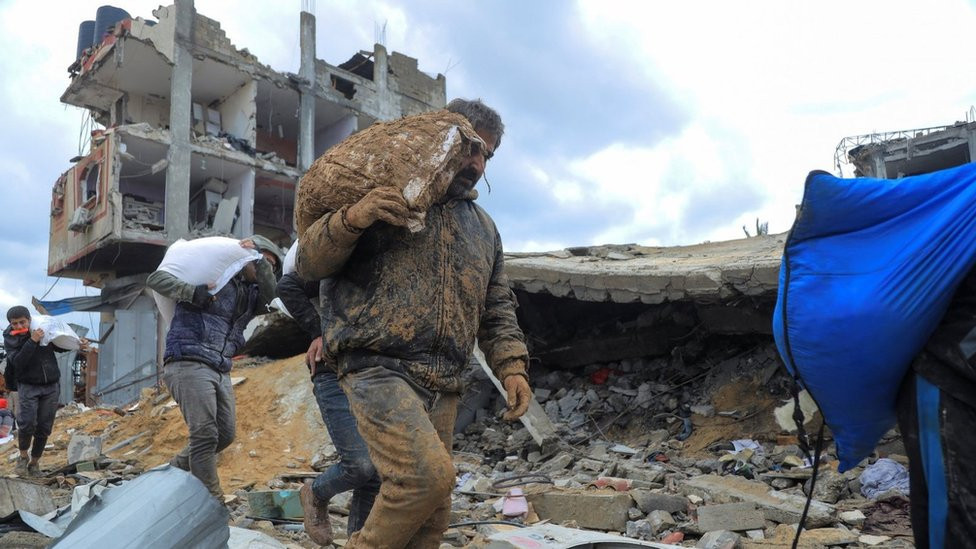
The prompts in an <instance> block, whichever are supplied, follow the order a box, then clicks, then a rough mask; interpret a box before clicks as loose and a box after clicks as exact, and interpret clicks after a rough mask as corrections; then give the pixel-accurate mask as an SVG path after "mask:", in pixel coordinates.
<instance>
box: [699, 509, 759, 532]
mask: <svg viewBox="0 0 976 549" xmlns="http://www.w3.org/2000/svg"><path fill="white" fill-rule="evenodd" d="M765 525H766V519H765V518H763V512H762V511H760V510H759V509H757V508H756V504H755V503H726V504H723V505H705V506H703V507H699V508H698V528H699V529H700V530H701V531H702V532H712V531H715V530H731V531H733V532H744V531H746V530H756V529H761V528H763V527H764V526H765Z"/></svg>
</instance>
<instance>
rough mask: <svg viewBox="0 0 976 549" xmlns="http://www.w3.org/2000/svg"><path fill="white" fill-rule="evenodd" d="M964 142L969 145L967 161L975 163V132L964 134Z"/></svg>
mask: <svg viewBox="0 0 976 549" xmlns="http://www.w3.org/2000/svg"><path fill="white" fill-rule="evenodd" d="M966 142H967V144H968V145H969V161H970V162H976V130H969V131H968V132H966Z"/></svg>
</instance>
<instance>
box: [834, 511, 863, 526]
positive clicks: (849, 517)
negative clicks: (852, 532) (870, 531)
mask: <svg viewBox="0 0 976 549" xmlns="http://www.w3.org/2000/svg"><path fill="white" fill-rule="evenodd" d="M837 516H838V517H840V520H842V521H843V522H844V524H847V525H848V526H854V527H856V528H860V527H862V526H864V521H865V520H866V519H867V517H866V516H864V513H862V512H861V511H857V510H854V511H844V512H843V513H841V514H839V515H837Z"/></svg>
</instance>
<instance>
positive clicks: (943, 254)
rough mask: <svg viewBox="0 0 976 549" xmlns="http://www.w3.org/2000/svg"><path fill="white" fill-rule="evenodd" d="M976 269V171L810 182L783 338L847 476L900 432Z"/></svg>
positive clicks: (781, 299) (787, 270)
mask: <svg viewBox="0 0 976 549" xmlns="http://www.w3.org/2000/svg"><path fill="white" fill-rule="evenodd" d="M974 260H976V164H966V165H963V166H960V167H958V168H953V169H949V170H943V171H939V172H933V173H930V174H925V175H917V176H910V177H905V178H902V179H894V180H890V179H871V178H858V179H841V178H837V177H834V176H832V175H830V174H828V173H826V172H819V171H818V172H812V173H811V174H810V175H809V176H808V177H807V181H806V186H805V189H804V194H803V203H802V205H801V207H800V212H799V214H798V216H797V219H796V222H795V224H794V225H793V229H792V230H791V231H790V235H789V238H788V239H787V242H786V248H785V250H784V254H783V264H782V268H781V270H780V284H779V296H778V299H777V302H776V310H775V313H774V317H773V333H774V336H775V338H776V344H777V346H778V348H779V351H780V354H781V356H782V357H783V361H784V362H785V363H786V367H787V368H788V369H789V370H790V372H791V373H793V374H794V375H798V377H799V379H800V382H801V384H802V385H803V386H804V387H805V388H806V389H807V390H809V391H810V394H811V396H813V399H814V400H815V401H816V402H817V404H818V405H819V406H820V410H821V412H822V413H823V416H824V419H825V421H826V423H827V425H828V426H829V427H830V429H831V431H832V432H833V434H834V439H835V441H836V443H837V451H838V457H839V458H840V470H841V471H845V470H847V469H850V468H852V467H854V466H856V465H857V464H858V463H859V462H860V461H861V460H863V459H864V458H865V457H867V456H869V455H870V454H871V452H873V451H874V447H875V445H876V444H877V443H878V440H880V438H881V437H882V436H883V435H884V433H885V432H886V431H887V430H888V429H890V428H891V427H892V426H893V425H894V424H895V397H896V394H897V392H898V387H899V385H900V384H901V381H902V379H903V377H904V375H905V373H906V372H907V371H908V368H909V366H910V364H911V361H912V359H913V357H914V356H915V355H916V354H917V353H918V352H919V351H920V350H921V349H922V347H923V346H924V345H925V342H926V340H927V339H928V337H929V335H930V334H931V333H932V331H933V330H934V329H935V327H936V326H937V325H938V323H939V321H940V320H941V318H942V315H943V314H944V312H945V310H946V308H947V306H948V304H949V301H950V299H951V298H952V294H953V293H954V291H955V289H956V287H957V286H958V285H959V283H960V282H961V280H962V279H963V277H964V276H965V275H966V273H967V272H968V271H969V270H970V268H971V267H972V266H973V264H974Z"/></svg>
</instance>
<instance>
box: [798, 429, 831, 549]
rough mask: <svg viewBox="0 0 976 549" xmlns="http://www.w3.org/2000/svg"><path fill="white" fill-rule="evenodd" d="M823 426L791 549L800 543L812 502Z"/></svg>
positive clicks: (821, 449)
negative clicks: (805, 500) (808, 487)
mask: <svg viewBox="0 0 976 549" xmlns="http://www.w3.org/2000/svg"><path fill="white" fill-rule="evenodd" d="M824 425H826V422H821V423H820V429H819V430H818V431H817V445H816V446H817V447H816V454H814V456H813V476H811V477H810V493H809V494H807V502H806V504H805V505H804V506H803V514H801V515H800V523H799V524H797V525H796V536H795V537H794V538H793V546H792V548H791V549H796V548H797V545H798V544H799V543H800V533H801V532H803V526H804V525H805V524H806V522H807V513H808V512H809V511H810V503H811V502H813V489H814V488H816V486H817V472H818V470H819V469H820V453H821V452H822V451H823V438H824V436H823V434H824Z"/></svg>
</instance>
